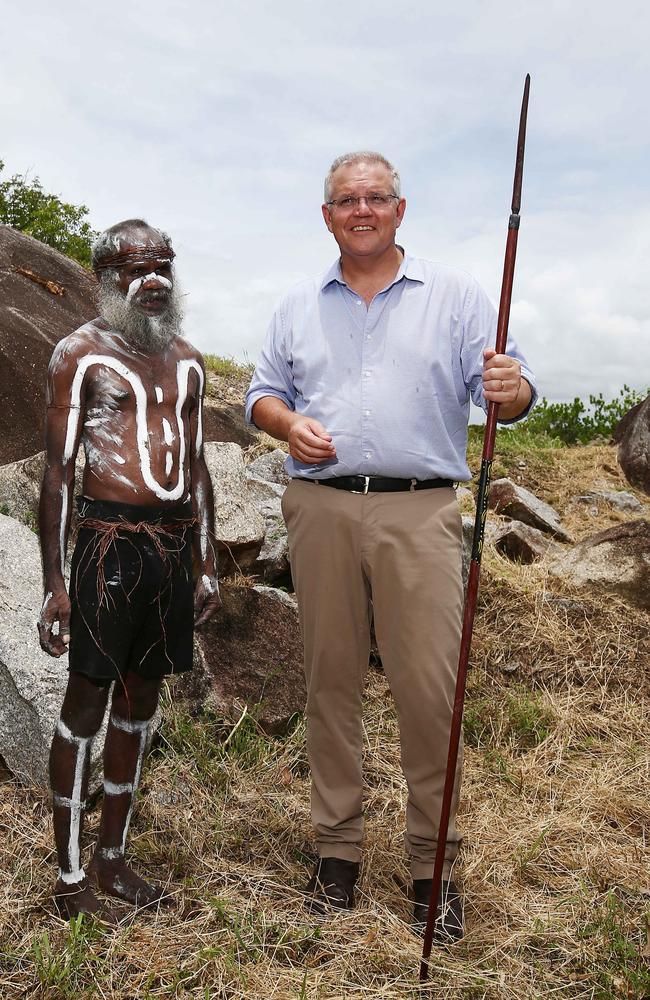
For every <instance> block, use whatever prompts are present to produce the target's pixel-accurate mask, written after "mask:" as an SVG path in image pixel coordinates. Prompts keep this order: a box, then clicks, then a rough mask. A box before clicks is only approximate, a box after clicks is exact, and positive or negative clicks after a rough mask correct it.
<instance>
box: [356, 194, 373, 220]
mask: <svg viewBox="0 0 650 1000" xmlns="http://www.w3.org/2000/svg"><path fill="white" fill-rule="evenodd" d="M354 214H355V215H359V214H361V215H370V205H369V204H368V200H367V198H366V196H365V195H363V194H362V195H360V196H359V197H358V198H357V205H356V208H355V210H354Z"/></svg>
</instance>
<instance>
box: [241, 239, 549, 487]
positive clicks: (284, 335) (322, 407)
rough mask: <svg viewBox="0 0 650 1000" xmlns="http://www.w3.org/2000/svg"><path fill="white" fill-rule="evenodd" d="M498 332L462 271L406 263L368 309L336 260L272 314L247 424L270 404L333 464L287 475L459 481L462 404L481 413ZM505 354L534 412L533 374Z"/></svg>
mask: <svg viewBox="0 0 650 1000" xmlns="http://www.w3.org/2000/svg"><path fill="white" fill-rule="evenodd" d="M496 322H497V316H496V312H495V310H494V307H493V306H492V303H491V302H490V300H489V299H488V297H487V295H486V294H485V292H484V291H483V289H482V288H481V287H480V285H479V284H478V283H477V282H476V281H475V280H474V279H473V278H472V277H471V275H469V274H466V273H465V272H464V271H459V270H457V269H455V268H451V267H446V266H444V265H442V264H434V263H432V262H431V261H428V260H422V259H421V258H415V257H409V256H408V255H405V256H404V260H403V261H402V264H401V266H400V268H399V270H398V272H397V274H396V275H395V278H394V279H393V281H391V282H390V284H388V285H387V286H386V287H385V288H384V289H382V291H380V292H378V293H377V294H376V295H375V297H374V298H373V300H372V302H371V303H370V306H369V307H366V304H365V302H364V300H363V299H362V298H361V297H360V296H359V295H357V294H356V293H355V292H354V291H353V290H352V289H351V288H350V287H349V286H348V285H347V284H346V283H345V281H344V280H343V277H342V274H341V265H340V262H339V261H337V262H336V263H335V264H334V265H333V266H332V267H331V268H330V269H329V271H327V273H326V274H325V276H324V278H323V279H322V280H318V279H310V280H307V281H303V282H301V283H300V284H298V285H296V286H295V287H294V288H292V289H291V290H290V291H289V293H288V294H287V295H286V296H285V298H284V299H283V300H282V301H281V303H280V305H279V306H278V308H277V309H276V311H275V314H274V316H273V319H272V320H271V325H270V327H269V330H268V333H267V337H266V341H265V344H264V347H263V349H262V353H261V355H260V358H259V361H258V363H257V367H256V369H255V373H254V375H253V379H252V382H251V385H250V388H249V390H248V393H247V396H246V417H247V420H248V421H249V422H250V421H251V412H252V408H253V406H254V404H255V403H256V402H257V400H258V399H261V398H262V397H263V396H275V397H277V398H278V399H281V400H282V401H283V402H284V403H286V405H287V406H288V407H289V408H290V409H292V410H295V411H296V412H297V413H302V414H304V415H305V416H309V417H314V418H315V419H316V420H319V421H320V422H321V424H322V425H323V426H324V427H325V429H326V430H327V431H328V433H330V434H331V435H332V438H333V441H334V446H335V448H336V458H334V459H332V460H330V461H327V462H324V463H322V464H319V465H306V464H304V463H303V462H298V461H296V460H295V459H293V458H291V457H289V458H288V459H287V462H286V469H287V472H288V474H289V475H290V476H302V477H307V478H314V479H327V478H329V477H331V476H349V475H363V476H395V477H399V478H404V479H411V478H415V479H435V478H438V477H440V478H443V479H453V480H460V481H464V480H468V479H470V471H469V468H468V465H467V459H466V455H465V453H466V449H467V423H468V418H469V407H470V396H471V398H472V399H473V401H474V403H475V404H476V405H477V406H480V407H482V408H483V409H484V410H487V401H486V400H485V397H484V395H483V385H482V380H481V376H482V372H483V350H484V348H488V347H492V348H493V347H494V344H495V339H496ZM507 353H508V354H509V355H511V356H512V357H514V358H517V359H518V361H520V362H521V366H522V374H523V376H524V377H525V378H526V379H527V380H528V382H530V384H531V388H532V389H533V402H534V400H535V398H536V396H537V393H536V390H535V385H534V378H533V375H532V372H531V371H530V369H529V368H528V366H527V365H526V362H525V359H524V358H523V356H522V354H521V352H520V351H519V349H518V347H517V345H516V343H515V341H514V339H513V338H512V337H510V336H509V337H508V348H507ZM531 405H532V403H531ZM522 416H523V414H522Z"/></svg>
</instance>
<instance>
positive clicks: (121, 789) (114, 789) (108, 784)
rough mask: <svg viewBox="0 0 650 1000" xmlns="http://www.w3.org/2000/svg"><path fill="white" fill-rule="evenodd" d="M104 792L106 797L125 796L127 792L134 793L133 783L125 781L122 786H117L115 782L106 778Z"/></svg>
mask: <svg viewBox="0 0 650 1000" xmlns="http://www.w3.org/2000/svg"><path fill="white" fill-rule="evenodd" d="M104 792H105V793H106V795H124V794H125V793H126V792H129V793H132V792H133V783H132V782H130V781H125V782H124V784H122V785H116V784H115V782H114V781H108V779H107V778H104Z"/></svg>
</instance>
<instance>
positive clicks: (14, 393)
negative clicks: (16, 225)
mask: <svg viewBox="0 0 650 1000" xmlns="http://www.w3.org/2000/svg"><path fill="white" fill-rule="evenodd" d="M95 289H96V283H95V279H94V277H93V275H92V274H91V273H90V272H89V271H86V270H85V269H84V268H83V267H81V266H80V265H79V264H76V263H75V262H74V261H73V260H70V259H69V258H68V257H65V256H64V255H63V254H61V253H58V251H57V250H52V249H51V247H48V246H45V244H44V243H41V242H39V240H35V239H32V237H31V236H25V235H24V234H23V233H19V232H18V231H17V230H15V229H12V228H11V227H10V226H0V465H6V464H7V463H8V462H16V461H18V460H19V459H21V458H26V457H27V456H28V455H33V454H34V453H35V452H38V451H40V450H41V449H42V447H43V426H44V418H45V378H46V373H47V366H48V364H49V361H50V357H51V355H52V350H53V348H54V345H55V344H56V343H58V341H59V340H61V338H62V337H66V336H67V335H68V334H69V333H72V331H73V330H76V329H77V327H79V326H81V325H82V324H83V323H86V322H87V321H88V320H90V319H92V318H93V317H94V316H96V315H97V307H96V304H95Z"/></svg>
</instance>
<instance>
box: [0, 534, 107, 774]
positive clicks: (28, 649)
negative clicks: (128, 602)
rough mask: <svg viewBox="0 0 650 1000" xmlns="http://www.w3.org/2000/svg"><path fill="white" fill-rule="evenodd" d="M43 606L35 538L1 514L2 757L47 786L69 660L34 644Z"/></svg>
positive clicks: (97, 755)
mask: <svg viewBox="0 0 650 1000" xmlns="http://www.w3.org/2000/svg"><path fill="white" fill-rule="evenodd" d="M42 601H43V589H42V583H41V560H40V554H39V548H38V541H37V539H36V536H35V535H34V534H33V533H32V532H31V531H30V530H29V529H28V528H26V527H25V526H24V525H23V524H19V523H18V522H17V521H15V520H13V519H12V518H10V517H5V516H4V515H0V619H1V620H2V627H1V628H0V755H1V756H2V757H3V758H4V760H5V763H6V764H7V767H8V768H9V769H10V770H11V772H12V773H13V774H14V775H15V777H16V778H18V780H19V781H22V782H24V783H25V784H32V785H40V786H41V787H43V788H47V787H48V784H49V782H48V757H49V751H50V743H51V741H52V734H53V733H54V727H55V725H56V722H57V720H58V718H59V714H60V710H61V703H62V701H63V695H64V693H65V688H66V684H67V679H68V672H67V665H68V664H67V656H63V657H61V658H60V659H55V658H53V657H51V656H48V655H47V653H44V652H43V651H42V649H41V647H40V645H39V642H38V635H37V632H36V621H37V619H38V617H39V614H40V609H41V604H42ZM102 745H103V733H102V734H101V735H100V736H99V737H98V738H97V739H96V740H95V742H94V744H93V756H92V775H91V791H94V790H96V789H97V788H98V787H99V784H100V782H101V753H102Z"/></svg>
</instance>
